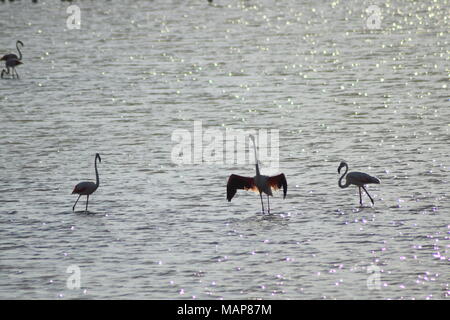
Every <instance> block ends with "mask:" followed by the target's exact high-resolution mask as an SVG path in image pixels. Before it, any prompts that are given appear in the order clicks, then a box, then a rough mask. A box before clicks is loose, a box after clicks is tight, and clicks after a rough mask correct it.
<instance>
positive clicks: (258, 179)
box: [227, 135, 287, 214]
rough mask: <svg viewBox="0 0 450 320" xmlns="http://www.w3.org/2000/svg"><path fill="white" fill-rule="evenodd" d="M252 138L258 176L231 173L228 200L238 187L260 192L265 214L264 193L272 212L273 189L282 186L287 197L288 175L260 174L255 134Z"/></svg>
mask: <svg viewBox="0 0 450 320" xmlns="http://www.w3.org/2000/svg"><path fill="white" fill-rule="evenodd" d="M250 139H251V140H252V142H253V148H254V151H255V161H256V163H255V164H256V176H254V177H253V178H251V177H242V176H238V175H236V174H232V175H230V177H229V178H228V183H227V200H228V201H229V202H230V201H231V199H233V197H234V195H235V194H236V190H237V189H244V190H252V191H255V192H259V196H260V198H261V206H262V212H263V214H264V203H263V198H262V194H263V193H265V194H267V207H268V213H269V214H270V205H269V196H273V194H272V189H273V190H278V189H280V188H281V187H283V199H285V198H286V193H287V182H286V177H285V175H284V174H283V173H281V174H279V175H276V176H271V177H269V176H264V175H261V174H260V172H259V166H258V162H259V161H258V157H257V155H256V144H255V137H254V136H253V135H250Z"/></svg>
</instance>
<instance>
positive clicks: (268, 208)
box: [267, 195, 270, 214]
mask: <svg viewBox="0 0 450 320" xmlns="http://www.w3.org/2000/svg"><path fill="white" fill-rule="evenodd" d="M267 212H268V213H269V214H270V205H269V195H267Z"/></svg>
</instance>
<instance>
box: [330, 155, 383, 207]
mask: <svg viewBox="0 0 450 320" xmlns="http://www.w3.org/2000/svg"><path fill="white" fill-rule="evenodd" d="M343 167H345V172H344V174H343V175H342V176H341V178H340V179H339V182H338V184H339V187H341V188H347V187H348V186H349V185H351V184H354V185H355V186H357V187H358V188H359V204H360V205H361V206H362V205H363V203H362V196H361V188H363V190H364V192H365V193H366V194H367V195H368V196H369V198H370V201H372V205H373V204H374V202H373V199H372V197H371V196H370V194H369V193H368V192H367V190H366V188H365V187H364V185H366V184H370V183H377V184H379V183H380V180H378V179H377V178H375V177H372V176H370V175H368V174H367V173H364V172H349V173H348V174H347V171H348V165H347V163H346V162H344V161H342V162H341V164H340V165H339V168H338V173H341V169H342V168H343ZM345 175H347V176H346V179H345V180H346V182H345V184H344V185H343V184H342V179H343V178H344V176H345Z"/></svg>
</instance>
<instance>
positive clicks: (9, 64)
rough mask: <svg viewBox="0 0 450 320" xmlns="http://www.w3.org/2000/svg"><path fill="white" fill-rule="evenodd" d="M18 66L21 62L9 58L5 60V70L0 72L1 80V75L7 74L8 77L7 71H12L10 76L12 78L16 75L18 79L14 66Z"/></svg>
mask: <svg viewBox="0 0 450 320" xmlns="http://www.w3.org/2000/svg"><path fill="white" fill-rule="evenodd" d="M20 64H23V62H21V61H20V60H18V59H14V58H11V59H9V60H6V63H5V65H6V70H5V69H3V70H2V73H1V75H0V77H1V78H2V79H3V75H4V74H8V75H9V69H11V70H12V72H11V76H12V77H13V78H14V75H16V76H17V79H19V74H18V73H17V70H16V66H18V65H20Z"/></svg>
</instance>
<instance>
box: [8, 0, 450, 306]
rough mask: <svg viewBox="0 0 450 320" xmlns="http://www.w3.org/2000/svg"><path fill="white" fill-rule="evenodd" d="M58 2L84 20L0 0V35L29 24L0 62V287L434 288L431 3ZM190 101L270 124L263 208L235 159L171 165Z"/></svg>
mask: <svg viewBox="0 0 450 320" xmlns="http://www.w3.org/2000/svg"><path fill="white" fill-rule="evenodd" d="M72 4H76V5H78V6H79V7H80V9H81V29H80V30H76V29H75V30H70V29H68V27H67V26H66V20H67V18H68V16H69V14H68V13H67V12H66V9H67V7H68V6H69V4H68V3H66V2H61V1H51V0H48V1H39V3H37V4H31V1H20V2H13V3H8V2H7V3H0V39H1V52H0V54H5V53H10V52H13V51H14V50H15V41H16V40H17V39H20V40H22V41H23V42H24V44H25V46H24V47H23V49H22V51H23V55H24V57H23V61H24V64H23V65H21V66H19V67H18V68H17V70H18V72H19V74H20V76H21V78H20V79H19V80H11V79H2V80H1V81H0V108H1V110H0V111H1V112H0V121H1V131H0V154H1V163H0V166H1V171H0V203H1V207H0V274H1V276H0V298H2V299H16V298H31V299H58V298H63V299H66V298H68V299H73V298H75V299H78V298H86V299H108V298H124V299H131V298H137V299H142V298H145V299H147V298H153V299H180V298H181V299H191V298H200V299H219V298H228V299H230V298H231V299H233V298H239V299H253V298H262V299H322V298H326V299H402V298H404V299H428V298H431V299H448V297H449V296H450V288H449V283H450V273H449V262H450V253H449V251H450V241H449V234H450V219H449V209H450V203H449V167H448V166H449V163H448V159H449V158H448V155H449V154H450V147H449V141H450V140H449V129H450V122H449V119H450V109H449V103H450V101H449V98H450V96H449V91H448V85H449V5H450V4H449V2H448V1H418V2H414V1H383V2H378V3H375V4H378V5H379V8H380V9H381V18H382V19H381V24H380V28H379V29H370V28H368V25H367V20H368V19H369V17H368V13H366V11H365V10H366V8H368V7H369V6H370V5H371V4H373V3H372V2H369V1H342V0H341V1H339V0H336V1H334V2H323V3H322V2H316V1H306V2H305V1H302V2H297V1H270V0H255V1H252V0H248V1H245V0H242V1H237V0H232V1H224V0H215V1H214V3H213V4H212V5H210V4H208V3H207V1H192V0H191V1H181V0H180V1H160V0H155V1H143V0H140V1H78V2H73V3H72ZM194 121H202V125H203V128H205V129H218V130H221V132H225V130H226V129H229V128H233V129H243V130H252V129H260V128H265V129H278V130H279V138H280V148H279V155H280V164H279V165H280V169H279V171H280V172H284V173H285V175H286V177H287V180H288V185H289V189H288V195H287V198H286V199H285V200H282V195H281V194H280V193H277V194H275V196H274V198H273V199H271V208H272V214H271V215H270V216H267V215H266V216H263V215H262V214H261V213H260V202H259V197H258V196H257V195H256V194H253V193H248V192H244V191H239V192H238V194H237V196H236V198H234V199H233V201H232V202H231V203H228V202H227V201H226V199H225V193H226V191H225V186H226V181H227V178H228V176H229V175H230V174H231V173H236V174H240V175H247V176H252V175H254V165H252V164H251V163H248V164H246V165H237V164H235V165H225V164H222V165H220V164H216V165H214V164H203V165H201V164H192V165H179V164H175V163H173V161H172V159H171V152H172V148H173V147H174V145H175V143H174V142H173V141H172V140H171V136H172V133H173V132H174V130H176V129H184V130H189V131H190V132H193V125H194ZM96 152H99V153H100V154H101V156H102V160H103V161H102V163H101V164H100V165H99V172H100V180H101V185H100V188H99V189H98V190H97V192H96V193H95V194H94V195H93V196H91V198H90V202H89V213H88V214H85V213H84V212H83V209H84V203H85V202H84V197H83V198H82V199H81V200H80V202H79V204H78V207H77V210H76V211H75V213H74V212H72V205H73V203H74V202H75V200H76V196H75V195H71V194H70V193H71V191H72V189H73V187H74V185H75V184H76V183H78V182H79V181H83V180H86V179H94V178H95V175H94V168H93V162H94V155H95V153H96ZM343 159H344V160H346V161H347V162H348V163H349V166H350V170H357V171H363V172H367V173H369V174H371V175H374V176H377V177H378V178H379V179H380V180H381V184H380V185H371V186H370V187H369V189H368V190H369V192H370V193H371V195H372V196H373V197H374V200H375V206H374V207H370V206H368V205H367V204H369V200H368V198H367V197H365V198H364V201H365V204H366V206H365V207H362V208H360V207H359V199H358V197H359V196H358V190H357V188H355V187H352V188H348V189H345V190H342V189H340V188H339V187H338V185H337V180H338V178H339V175H338V174H337V167H338V165H339V162H340V161H341V160H343ZM264 165H265V164H264V162H263V164H262V169H263V173H264ZM266 169H267V168H266ZM72 265H75V266H78V267H79V270H80V280H81V288H80V289H74V290H71V289H69V288H68V287H67V280H68V279H69V277H70V276H71V275H70V274H69V273H67V272H66V271H67V268H68V267H69V266H72ZM371 271H374V272H375V273H373V274H371V273H370V272H371ZM374 279H375V281H376V280H377V279H379V280H380V282H379V283H378V282H375V284H376V285H377V286H376V287H375V290H370V289H373V288H374V287H371V286H370V285H369V284H371V283H372V284H373V283H374V282H370V281H371V280H374ZM368 281H369V284H368ZM378 284H379V286H378Z"/></svg>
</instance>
